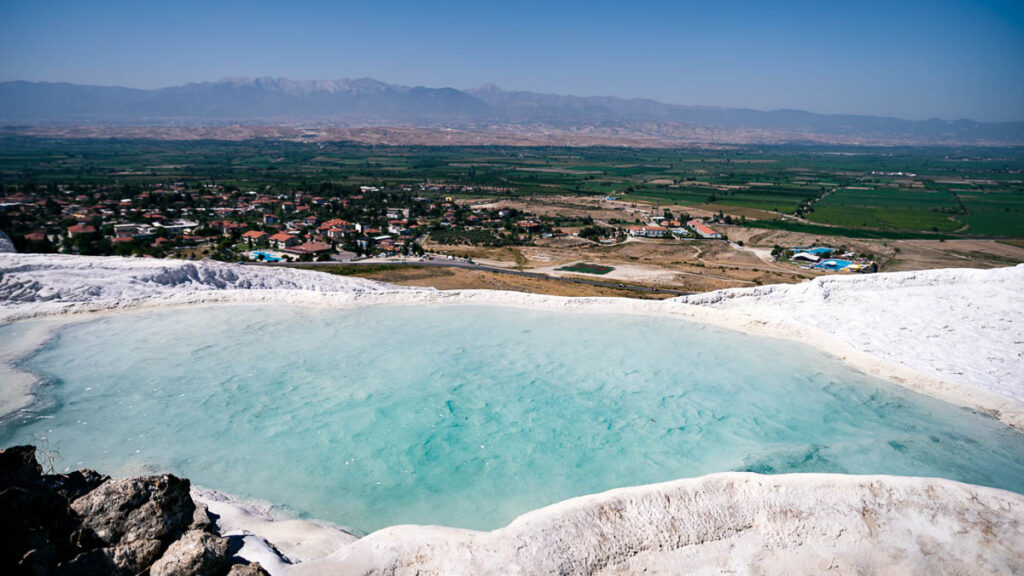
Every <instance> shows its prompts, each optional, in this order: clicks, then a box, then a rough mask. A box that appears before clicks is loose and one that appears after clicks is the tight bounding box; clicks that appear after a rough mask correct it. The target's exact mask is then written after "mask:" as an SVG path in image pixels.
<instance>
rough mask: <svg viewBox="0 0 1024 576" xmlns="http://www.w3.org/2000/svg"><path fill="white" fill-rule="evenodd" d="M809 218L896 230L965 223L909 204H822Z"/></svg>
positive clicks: (953, 227) (942, 228)
mask: <svg viewBox="0 0 1024 576" xmlns="http://www.w3.org/2000/svg"><path fill="white" fill-rule="evenodd" d="M807 217H808V219H809V220H812V221H814V222H820V223H822V224H832V225H835V226H845V227H853V228H894V229H897V230H930V231H932V232H953V231H955V230H958V229H960V228H962V227H963V224H962V223H961V222H959V221H957V220H953V219H952V216H951V215H949V214H943V213H941V212H933V211H930V210H913V209H910V208H882V207H877V206H876V207H869V206H822V207H820V208H815V210H814V212H813V213H811V214H808V216H807Z"/></svg>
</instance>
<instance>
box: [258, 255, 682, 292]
mask: <svg viewBox="0 0 1024 576" xmlns="http://www.w3.org/2000/svg"><path fill="white" fill-rule="evenodd" d="M247 264H248V265H251V266H290V267H301V268H316V267H320V266H367V265H374V264H397V265H400V266H441V267H446V268H463V269H466V270H479V271H481V272H493V273H496V274H509V275H512V276H525V277H527V278H537V279H539V280H555V281H558V282H567V283H569V284H588V285H590V286H601V287H603V288H613V289H616V290H631V291H633V292H644V293H651V294H660V293H664V294H672V295H673V296H688V295H690V294H692V292H683V291H681V290H671V289H668V288H653V287H650V286H636V285H632V284H624V283H620V282H608V281H603V280H591V279H589V278H565V277H561V276H551V275H549V274H541V273H539V272H525V271H522V270H510V269H508V268H499V267H497V266H487V265H484V264H477V263H475V262H467V261H465V260H461V259H455V260H448V259H447V258H437V257H435V258H433V259H431V260H420V259H418V258H415V259H409V260H357V261H355V262H352V261H340V260H331V261H329V262H287V263H283V262H273V263H268V262H248V263H247Z"/></svg>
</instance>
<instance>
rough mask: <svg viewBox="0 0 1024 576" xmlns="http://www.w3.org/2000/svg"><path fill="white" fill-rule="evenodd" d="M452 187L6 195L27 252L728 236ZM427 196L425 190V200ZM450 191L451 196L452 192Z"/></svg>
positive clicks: (294, 255) (3, 203) (291, 253)
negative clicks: (505, 202)
mask: <svg viewBox="0 0 1024 576" xmlns="http://www.w3.org/2000/svg"><path fill="white" fill-rule="evenodd" d="M448 190H449V189H448V188H447V187H438V186H431V185H426V184H425V185H422V186H420V187H419V188H418V189H417V190H416V192H417V194H414V193H413V188H412V187H408V186H406V187H403V188H401V189H397V190H388V189H382V188H379V187H375V186H360V187H359V188H358V189H356V190H351V191H348V190H330V189H328V191H327V193H316V194H314V193H310V192H304V191H296V192H293V193H274V192H272V191H270V190H264V191H260V192H257V191H247V192H242V191H239V190H237V189H232V188H225V187H223V186H218V185H205V186H203V187H201V188H199V189H196V188H189V187H186V186H185V184H184V183H182V182H178V183H173V184H170V185H160V184H157V185H154V186H152V187H151V188H149V189H145V190H133V189H129V188H127V187H125V188H121V189H118V188H116V187H96V188H91V189H85V190H82V189H75V190H72V189H69V188H67V187H63V186H59V187H57V188H56V190H54V189H53V188H48V189H43V190H36V191H25V190H23V191H18V192H15V193H13V194H8V195H7V196H4V197H0V210H2V211H3V213H4V215H5V216H7V218H8V219H9V220H10V221H11V223H12V225H11V226H10V234H11V237H12V239H13V240H14V241H15V243H16V244H19V245H20V247H21V248H22V249H23V250H24V251H30V252H61V253H70V254H93V255H122V256H128V255H133V256H143V257H145V256H149V257H174V256H184V257H195V256H197V255H202V256H207V257H210V258H213V259H222V260H247V259H249V260H255V261H279V260H311V259H328V258H330V257H331V256H334V255H337V254H339V253H351V254H352V255H354V256H356V257H366V256H393V255H409V254H415V255H422V254H423V249H422V247H421V243H422V240H423V239H424V238H425V237H427V236H428V235H431V236H432V237H433V238H434V239H435V240H436V241H437V242H439V243H443V244H453V245H461V244H466V245H482V246H503V245H516V244H527V243H530V242H531V241H532V240H533V239H534V238H554V237H565V236H569V235H572V236H575V237H580V238H584V239H590V240H592V241H595V242H599V243H603V244H611V243H615V242H622V241H624V240H626V239H627V238H656V239H673V238H684V239H708V240H716V239H723V235H722V234H721V233H719V232H717V231H715V230H714V229H712V228H711V227H710V226H709V225H708V224H707V223H705V221H704V220H701V219H688V220H687V221H686V222H685V224H684V223H683V222H681V221H679V220H675V219H673V218H672V215H671V214H666V215H665V216H651V217H649V218H648V219H646V220H645V221H641V220H640V219H636V220H635V221H634V222H628V223H627V222H624V221H623V222H614V223H612V224H611V225H609V224H607V223H605V224H602V225H595V223H594V222H593V221H592V220H590V219H587V218H572V217H569V218H565V217H558V216H548V215H544V216H540V215H536V214H532V213H530V212H527V211H523V210H520V209H516V208H508V207H502V206H493V205H491V206H484V207H481V206H480V205H479V203H473V202H469V201H460V200H456V198H455V197H454V196H453V195H451V194H450V193H449V192H448ZM420 193H425V194H423V195H420ZM446 194H447V195H446Z"/></svg>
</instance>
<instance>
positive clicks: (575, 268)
mask: <svg viewBox="0 0 1024 576" xmlns="http://www.w3.org/2000/svg"><path fill="white" fill-rule="evenodd" d="M555 270H561V271H563V272H581V273H583V274H607V273H609V272H611V271H612V270H615V268H614V267H613V266H601V265H600V264H587V263H586V262H577V263H576V264H572V265H570V266H562V267H561V268H555Z"/></svg>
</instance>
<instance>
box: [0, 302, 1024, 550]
mask: <svg viewBox="0 0 1024 576" xmlns="http://www.w3.org/2000/svg"><path fill="white" fill-rule="evenodd" d="M27 328H28V325H27V324H21V323H19V324H12V325H8V326H6V327H2V328H0V346H3V342H4V341H7V342H15V341H16V340H17V337H18V334H19V331H22V330H25V329H27ZM23 366H24V367H25V368H27V369H29V370H32V371H35V372H37V373H39V374H41V375H42V376H43V377H44V378H45V379H46V382H47V383H46V384H45V385H44V386H43V387H42V390H41V399H40V403H39V405H37V406H36V408H35V409H34V411H33V412H31V413H27V414H24V415H22V416H20V417H18V418H15V419H14V420H13V421H10V422H8V424H7V425H6V426H5V427H4V428H3V429H2V430H0V441H2V442H3V443H4V444H5V445H8V444H13V443H22V442H29V441H36V442H38V439H39V438H43V437H45V438H46V440H47V441H48V443H49V445H50V446H51V447H55V448H57V449H58V451H59V454H60V456H59V460H58V467H67V468H78V467H83V466H85V467H91V468H98V469H100V470H103V471H105V472H108V473H112V474H137V473H145V472H155V471H171V472H174V473H177V474H180V475H184V476H187V477H189V478H191V479H192V481H193V482H194V483H196V484H200V485H203V486H207V487H211V488H215V489H220V490H223V491H226V492H229V493H234V494H237V495H240V496H245V497H251V498H258V499H262V500H267V501H270V502H273V503H276V504H279V505H282V506H285V507H287V508H289V509H291V510H293V511H295V512H297V513H299V514H302V515H306V516H310V517H315V518H322V519H325V520H331V521H334V522H337V523H339V524H342V525H345V526H349V527H352V528H355V529H356V530H359V531H363V532H367V531H370V530H373V529H377V528H380V527H383V526H388V525H392V524H399V523H427V524H444V525H452V526H460V527H468V528H481V529H490V528H495V527H498V526H502V525H504V524H506V523H508V522H509V521H510V520H512V519H513V518H514V517H515V516H517V515H519V514H522V513H523V512H526V511H529V510H531V509H534V508H537V507H540V506H543V505H546V504H550V503H553V502H556V501H559V500H563V499H566V498H570V497H573V496H579V495H583V494H588V493H592V492H597V491H602V490H606V489H609V488H614V487H619V486H627V485H634V484H643V483H649V482H657V481H663V480H670V479H675V478H681V477H688V476H697V475H701V474H705V473H710V472H720V471H726V470H752V471H756V472H763V473H783V472H847V473H886V474H901V475H917V476H941V477H946V478H953V479H956V480H961V481H966V482H971V483H977V484H985V485H990V486H997V487H1001V488H1006V489H1010V490H1014V491H1017V492H1024V435H1022V434H1019V433H1017V432H1015V431H1013V430H1011V429H1009V428H1007V427H1005V426H1003V425H1001V424H999V423H998V422H997V421H995V420H993V419H991V418H988V417H985V416H981V415H978V414H974V413H972V412H970V411H968V410H965V409H962V408H958V407H955V406H952V405H949V404H945V403H942V402H939V401H936V400H933V399H931V398H927V397H924V396H921V395H918V394H915V393H912V392H909V391H906V390H904V389H902V388H899V387H896V386H893V385H890V384H888V383H885V382H882V381H879V380H877V379H873V378H869V377H867V376H865V375H863V374H861V373H858V372H855V371H853V370H851V369H850V368H848V367H847V366H845V365H843V364H842V363H840V362H839V361H838V360H835V359H833V358H831V357H828V356H825V355H823V354H821V353H818V352H817V351H815V350H813V349H810V348H808V347H804V346H800V345H795V344H792V343H788V342H784V341H778V340H772V339H766V338H759V337H753V336H748V335H744V334H740V333H735V332H729V331H725V330H719V329H713V328H709V327H706V326H702V325H698V324H693V323H688V322H683V321H679V320H672V319H657V318H649V317H642V316H626V315H598V314H593V315H588V314H569V313H556V312H537V311H525V310H519V309H510V308H497V307H477V306H451V307H411V306H390V307H375V308H365V309H359V310H328V309H315V308H300V307H270V306H231V307H216V306H214V307H198V308H184V309H168V310H162V311H148V312H135V313H125V314H119V315H112V316H106V317H102V318H99V319H95V320H92V321H89V322H84V323H80V324H74V325H71V326H68V327H66V328H64V329H62V330H60V331H58V332H57V333H56V336H55V337H54V338H53V339H52V340H51V341H50V342H49V343H48V344H47V345H46V346H45V347H44V348H42V349H41V350H40V351H38V352H37V353H36V354H35V355H34V356H32V357H30V358H29V359H28V360H26V361H25V363H24V365H23Z"/></svg>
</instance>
